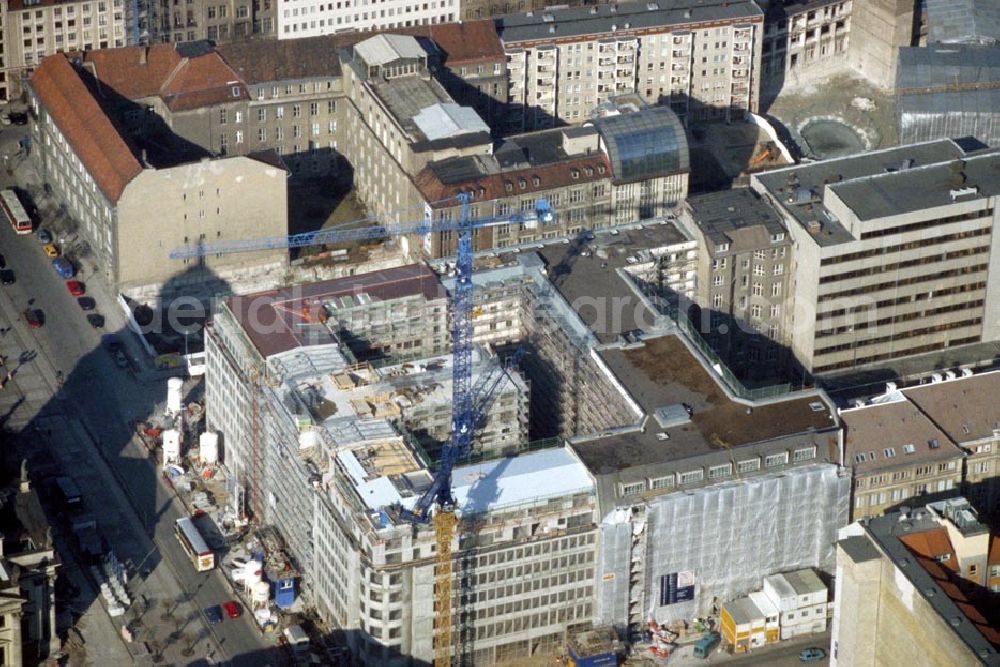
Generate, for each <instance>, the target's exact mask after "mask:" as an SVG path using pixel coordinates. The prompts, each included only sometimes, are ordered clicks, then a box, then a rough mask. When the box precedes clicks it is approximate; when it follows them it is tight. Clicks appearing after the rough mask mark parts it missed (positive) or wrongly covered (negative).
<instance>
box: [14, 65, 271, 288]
mask: <svg viewBox="0 0 1000 667" xmlns="http://www.w3.org/2000/svg"><path fill="white" fill-rule="evenodd" d="M165 48H170V49H172V48H173V47H165ZM132 51H133V52H134V53H136V54H137V55H138V54H140V53H142V52H144V51H143V49H134V50H132ZM147 62H148V61H147ZM186 62H190V61H186ZM193 67H194V68H195V69H196V70H197V67H198V64H195V65H194V66H193ZM85 71H86V70H81V69H77V67H76V66H75V64H74V63H73V62H72V61H71V60H70V59H69V58H67V57H66V56H63V55H56V56H52V57H50V58H48V59H46V61H45V62H44V63H43V64H42V66H41V67H40V68H39V70H38V72H36V74H35V76H34V77H33V79H32V91H31V92H32V100H31V104H32V110H33V113H34V114H35V116H36V117H37V119H38V120H37V122H36V123H35V124H34V126H33V128H32V129H33V138H34V140H35V145H36V146H37V147H38V148H37V149H36V150H35V151H33V155H34V156H35V159H36V160H37V161H38V163H39V166H40V169H41V171H42V173H43V175H44V178H45V180H46V181H47V182H49V184H50V185H51V187H52V189H53V192H54V193H55V194H56V195H57V196H58V197H59V198H60V199H62V200H63V202H65V204H66V206H67V208H68V210H69V212H70V213H71V214H72V215H73V216H74V217H75V218H77V219H78V220H80V221H81V227H80V230H81V232H82V235H83V237H84V238H85V239H86V240H87V242H88V244H89V245H90V247H91V251H92V253H93V258H94V260H95V266H96V267H97V270H99V271H101V272H103V273H104V274H105V275H106V277H107V278H108V280H109V281H110V282H111V284H112V285H114V287H115V289H117V290H119V291H122V292H125V293H127V294H130V295H132V296H134V297H136V298H139V299H141V300H147V299H154V300H155V299H156V298H158V297H159V298H166V297H167V296H168V294H167V292H170V291H171V290H176V291H178V292H187V293H190V292H191V291H192V289H194V288H196V286H198V285H201V286H202V287H205V288H207V289H209V290H214V289H216V288H217V287H218V285H217V284H216V281H218V280H230V281H231V280H240V279H243V280H248V279H249V280H256V279H259V275H260V274H261V273H263V272H265V271H266V270H269V269H274V270H279V271H280V270H283V267H284V266H285V265H286V264H287V256H286V254H285V253H284V252H282V251H261V252H259V253H249V254H248V253H243V254H239V255H229V256H226V255H222V256H217V257H207V258H205V261H204V264H203V265H199V266H198V270H195V265H193V264H187V263H185V262H186V261H185V262H181V261H177V262H176V263H175V262H172V260H170V259H168V254H169V253H170V251H171V250H174V249H176V248H181V247H184V246H191V245H196V244H198V243H200V242H214V241H218V240H221V239H240V238H247V237H254V236H261V235H265V236H267V235H283V234H286V233H287V174H286V172H285V170H284V168H283V166H282V165H281V164H280V163H273V161H270V162H269V161H268V159H267V158H266V157H265V158H263V159H257V158H250V157H231V158H226V159H219V160H213V159H210V158H209V157H208V156H205V155H204V154H202V153H199V152H197V151H195V152H193V153H192V152H190V151H189V152H187V154H185V152H184V151H183V149H182V150H180V151H178V152H176V153H175V152H171V150H170V149H171V148H173V147H176V146H177V144H173V146H171V145H169V144H168V145H167V146H164V145H163V144H159V143H157V142H150V143H148V144H147V143H144V142H143V141H142V137H141V136H140V137H136V136H135V135H123V134H121V133H120V132H119V130H118V127H119V126H116V124H115V123H113V122H112V121H111V119H110V118H109V117H108V115H107V111H106V110H105V109H104V108H103V107H102V105H101V102H102V100H99V99H98V98H97V97H95V96H94V94H93V93H92V92H91V90H92V89H91V88H89V87H88V86H87V84H86V83H85V81H84V76H85ZM187 73H188V74H190V73H191V72H187ZM181 80H182V81H183V80H185V77H184V76H182V77H181ZM187 94H190V95H193V96H199V95H201V96H204V95H205V94H206V91H205V90H204V89H201V90H198V91H197V92H195V91H189V92H188V93H179V94H177V95H172V96H169V100H170V103H169V104H172V105H176V106H177V107H181V108H183V107H184V106H185V105H186V104H187V103H188V102H189V101H190V97H186V95H187ZM208 94H209V95H212V96H215V97H216V98H218V97H219V96H224V97H228V96H234V97H237V98H241V97H245V92H244V89H243V88H242V87H240V86H235V87H234V86H230V85H228V82H226V81H221V82H217V83H215V85H214V88H213V89H212V92H211V93H208ZM136 113H137V114H138V116H137V122H138V121H141V120H142V119H145V120H146V121H147V122H151V124H152V125H153V126H154V128H155V126H156V122H153V121H151V119H150V116H152V115H155V114H150V113H149V112H148V111H147V110H146V109H145V108H144V109H143V111H141V112H139V111H137V112H136ZM162 137H163V135H158V136H157V138H162ZM146 146H149V149H148V150H147V148H146ZM155 149H160V150H164V149H165V150H164V152H165V154H163V155H157V154H156V153H155V152H153V151H154V150H155ZM184 157H187V160H185V159H183V158H184ZM167 202H169V203H167ZM165 222H169V224H165ZM140 239H141V242H140ZM70 259H71V261H72V260H73V258H70ZM203 269H207V271H206V270H203ZM167 282H170V283H172V285H171V286H169V287H167V288H164V284H165V283H167ZM195 291H197V290H195Z"/></svg>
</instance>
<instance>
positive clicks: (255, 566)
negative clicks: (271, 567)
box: [243, 560, 264, 590]
mask: <svg viewBox="0 0 1000 667" xmlns="http://www.w3.org/2000/svg"><path fill="white" fill-rule="evenodd" d="M263 578H264V565H263V564H262V563H261V562H260V561H259V560H252V561H249V562H248V563H247V564H246V567H244V568H243V581H244V583H246V587H247V588H249V589H251V590H252V589H253V587H254V586H256V585H257V584H259V583H260V581H261V579H263Z"/></svg>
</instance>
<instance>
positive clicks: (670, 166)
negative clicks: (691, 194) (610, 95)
mask: <svg viewBox="0 0 1000 667" xmlns="http://www.w3.org/2000/svg"><path fill="white" fill-rule="evenodd" d="M594 124H595V125H596V126H597V129H598V130H599V131H600V133H601V138H602V139H603V140H604V144H605V146H607V150H608V157H609V158H610V159H611V169H612V172H613V174H614V177H615V180H616V181H640V180H646V179H649V178H656V177H659V176H666V175H668V174H675V173H678V172H684V171H688V169H689V168H690V158H689V155H688V145H687V138H686V137H685V135H684V128H683V126H682V125H681V122H680V119H678V118H677V114H675V113H674V112H673V111H671V110H670V109H669V108H667V107H654V108H647V109H643V110H642V111H638V112H633V113H623V114H619V115H617V116H606V117H604V118H598V119H596V120H595V121H594Z"/></svg>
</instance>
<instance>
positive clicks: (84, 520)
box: [0, 267, 283, 665]
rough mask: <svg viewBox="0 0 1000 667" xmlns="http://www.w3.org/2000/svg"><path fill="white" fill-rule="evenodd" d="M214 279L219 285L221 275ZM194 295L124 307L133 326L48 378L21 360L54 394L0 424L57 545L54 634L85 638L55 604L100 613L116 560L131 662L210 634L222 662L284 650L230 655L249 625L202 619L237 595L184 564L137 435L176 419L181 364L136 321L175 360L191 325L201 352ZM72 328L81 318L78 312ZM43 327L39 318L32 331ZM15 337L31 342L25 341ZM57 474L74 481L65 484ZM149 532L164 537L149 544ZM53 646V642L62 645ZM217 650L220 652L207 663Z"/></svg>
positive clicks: (4, 443)
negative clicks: (158, 358) (172, 411)
mask: <svg viewBox="0 0 1000 667" xmlns="http://www.w3.org/2000/svg"><path fill="white" fill-rule="evenodd" d="M205 270H206V269H204V268H203V267H193V268H191V269H188V270H186V271H183V272H181V273H178V274H177V275H176V276H175V277H174V278H173V279H171V280H170V281H168V283H167V284H165V285H164V286H163V289H162V292H161V293H162V294H177V293H183V286H184V285H185V284H187V283H188V281H189V279H190V276H189V274H190V272H192V271H205ZM217 284H218V285H220V287H221V288H223V289H224V288H225V287H224V283H217ZM159 301H160V300H159V299H157V300H156V302H159ZM192 301H193V300H191V299H189V300H186V302H185V305H184V307H183V308H179V309H178V308H174V309H173V310H171V308H172V302H171V301H169V300H168V301H164V302H163V303H162V306H163V308H162V310H161V311H157V312H154V311H150V310H149V309H148V308H144V307H142V306H140V305H138V304H130V305H132V306H133V318H134V319H135V322H134V326H133V325H129V326H126V327H123V328H121V329H119V330H115V331H106V332H102V336H101V337H100V342H99V343H98V344H97V345H95V347H93V349H91V350H90V351H89V352H86V353H84V354H83V355H82V357H80V358H79V359H78V361H77V362H76V363H75V365H74V366H73V367H72V368H64V369H63V370H60V371H54V372H55V377H54V379H53V378H51V377H50V375H51V374H50V373H48V372H47V371H46V370H45V369H46V368H48V366H49V364H51V367H52V368H53V369H55V368H56V367H57V365H58V363H59V362H58V361H57V360H56V359H54V358H53V359H43V358H41V357H40V355H37V354H36V355H27V356H26V357H24V359H25V361H24V363H23V364H20V368H19V372H18V373H17V374H15V377H14V380H15V381H16V380H17V379H20V378H19V376H20V375H21V374H22V373H23V374H27V373H29V372H32V373H35V374H36V375H39V377H48V378H49V383H50V384H52V385H53V388H54V393H53V395H52V397H51V398H50V399H49V400H47V401H46V402H45V404H44V405H42V406H41V407H40V409H39V410H38V412H37V413H36V414H35V415H34V416H33V417H31V418H30V420H28V421H27V423H24V425H23V426H21V425H18V426H17V427H15V425H14V424H12V423H11V422H10V421H6V422H5V424H4V425H3V427H2V430H0V453H2V461H3V464H4V466H3V471H4V473H6V477H5V479H16V477H12V475H16V474H17V472H18V471H17V470H15V468H17V467H18V466H20V464H21V461H22V460H23V461H25V462H26V470H27V472H26V475H27V477H28V480H29V482H30V486H31V487H32V489H33V490H36V491H37V493H38V499H39V501H40V504H39V508H40V509H39V514H40V516H43V519H44V521H45V522H46V523H47V525H49V526H51V532H50V536H49V540H50V541H49V544H51V545H53V546H54V548H56V550H57V553H58V556H57V557H58V559H59V561H60V564H59V569H58V572H59V576H58V578H57V592H56V593H55V594H54V596H53V598H52V599H53V600H54V601H55V604H56V606H57V611H58V612H59V613H60V618H61V619H62V620H61V621H60V623H59V625H58V627H57V628H56V631H57V633H58V636H59V638H60V639H61V640H62V641H63V643H64V645H70V644H75V645H79V643H80V641H81V638H82V636H83V635H82V634H81V633H80V631H79V630H78V629H76V628H75V624H76V623H77V622H78V620H79V619H80V616H79V615H78V614H73V615H72V616H71V615H70V614H68V613H63V611H64V610H68V609H70V608H72V609H75V610H80V613H83V612H82V610H89V611H88V612H87V613H90V614H93V613H98V614H99V613H105V610H106V609H107V608H108V604H109V603H108V602H107V601H106V599H105V600H102V599H101V598H102V596H101V595H99V591H100V590H101V585H102V584H105V585H107V584H108V582H109V580H108V579H107V576H108V575H107V571H108V564H109V563H113V562H117V563H119V564H120V566H121V567H120V570H121V572H123V573H124V577H122V579H121V580H122V581H123V582H124V581H125V580H126V579H127V584H126V585H125V586H124V588H123V590H124V592H125V593H127V599H119V600H118V601H117V602H116V603H113V604H117V605H120V606H121V607H123V608H124V609H125V614H124V616H121V617H118V618H113V619H111V620H112V623H113V624H114V625H115V626H116V627H118V626H120V625H121V624H122V623H123V621H124V622H127V623H128V624H129V625H130V627H131V628H132V630H133V634H134V637H135V642H133V643H132V644H130V645H128V646H129V650H130V651H131V652H133V657H134V658H135V659H137V660H138V659H142V658H141V656H142V655H145V656H146V659H148V658H150V657H151V658H152V659H153V660H154V661H156V660H158V659H159V660H162V659H179V658H178V656H188V657H190V660H191V661H192V662H195V663H197V661H198V660H199V659H200V660H202V661H204V660H205V658H206V657H207V653H206V651H205V645H206V644H213V645H214V643H213V642H210V639H212V638H213V635H215V637H214V639H215V640H216V642H218V643H221V644H222V646H223V649H224V650H225V651H226V652H227V654H228V656H225V657H228V658H229V659H231V660H232V662H231V663H230V664H247V665H251V664H254V665H256V664H265V663H270V664H281V661H282V659H283V658H282V656H283V653H282V652H281V651H280V650H279V649H276V648H275V649H272V650H270V651H262V652H260V653H259V654H255V655H253V656H248V657H246V658H239V659H236V657H235V655H234V654H235V653H238V652H239V650H240V647H241V646H247V645H252V644H253V642H251V643H250V644H248V643H247V642H245V641H241V640H240V636H239V635H240V633H241V632H245V630H241V628H240V627H238V625H237V624H236V623H235V622H230V621H227V625H226V626H214V627H213V628H209V626H208V625H207V624H206V623H205V622H204V620H203V618H202V616H201V611H200V610H201V609H202V608H204V607H207V606H210V605H214V604H218V603H219V602H220V601H222V600H226V599H230V598H232V597H233V594H232V592H231V591H230V590H229V588H228V585H227V584H225V583H224V582H223V577H222V576H220V575H218V574H213V573H211V572H209V573H199V572H197V571H196V570H195V568H194V567H193V565H192V563H191V562H186V561H189V560H190V559H189V557H188V556H187V555H186V553H185V552H184V551H183V549H182V548H181V546H180V544H179V542H178V541H177V539H176V537H175V535H174V524H175V521H176V519H178V518H180V517H181V516H186V515H187V513H188V510H187V509H185V508H184V507H183V506H182V505H181V503H179V502H178V501H177V500H176V498H175V492H174V490H173V487H172V486H171V485H169V484H166V483H164V479H165V477H164V474H163V472H162V464H161V461H162V451H161V449H162V448H161V447H159V446H158V445H157V444H156V442H155V441H151V440H150V439H149V438H145V439H144V438H142V437H141V436H140V432H142V431H144V430H145V429H146V428H147V427H152V428H164V427H169V426H171V425H174V426H177V423H176V422H174V421H172V419H171V418H170V417H167V416H166V415H165V404H166V398H167V380H168V379H169V378H170V377H172V376H177V375H183V374H184V369H183V368H180V367H176V366H175V365H166V366H162V365H161V367H159V368H158V367H157V365H156V364H155V363H153V360H154V357H152V356H151V355H150V354H148V353H147V351H146V345H145V343H143V342H142V341H140V336H139V333H138V332H137V330H136V328H138V329H139V330H140V331H143V332H144V333H145V334H146V339H147V341H148V340H149V339H150V338H155V339H156V340H157V341H158V345H157V346H153V351H154V352H155V353H157V354H160V355H162V354H164V353H169V354H172V355H173V356H174V357H175V358H182V357H183V352H184V349H183V347H182V346H183V345H184V342H183V341H184V338H185V336H184V335H183V334H184V333H187V336H186V338H187V339H188V341H187V349H188V351H189V352H194V351H195V350H197V349H200V347H201V342H200V336H201V326H202V325H203V323H204V318H205V314H207V313H209V312H211V311H210V309H209V307H208V304H204V306H205V307H204V310H203V312H198V309H197V308H196V307H193V306H192V304H191V302H192ZM196 303H197V302H196ZM44 305H45V304H39V306H44ZM102 305H105V304H102ZM107 307H114V306H112V305H110V304H107ZM136 311H138V312H137V313H136ZM78 326H79V327H86V326H87V323H86V320H85V319H84V318H83V317H82V316H81V317H80V320H79V323H78ZM46 332H47V329H46V328H45V327H43V328H42V329H40V330H39V335H40V336H45V335H46ZM22 342H23V344H25V345H33V344H34V342H33V340H31V339H27V340H23V341H22ZM49 342H50V346H51V347H55V346H57V345H58V341H56V340H50V341H49ZM32 365H34V366H37V368H32V367H31V366H32ZM185 389H186V390H191V392H192V393H190V394H188V397H187V398H186V399H185V400H191V398H192V397H197V396H198V395H199V393H198V391H197V386H196V385H195V386H192V383H189V384H187V385H186V386H185ZM188 414H190V413H188ZM201 414H204V411H203V410H202V411H201ZM180 428H181V430H182V431H183V432H185V433H186V442H188V443H190V442H192V441H193V442H197V436H198V434H199V432H200V430H201V429H202V428H203V422H199V421H198V420H197V419H194V420H188V422H187V424H185V425H184V426H182V427H180ZM144 440H145V443H144ZM61 480H70V482H71V484H70V487H66V486H65V483H64V482H63V481H61ZM199 481H200V480H199ZM72 486H75V487H76V489H78V492H79V497H78V498H76V499H71V498H70V496H71V495H73V494H72V493H68V492H65V490H64V489H65V488H71V487H72ZM115 487H117V488H115ZM71 500H72V502H70V501H71ZM220 505H221V502H220ZM150 540H155V543H157V544H158V545H162V546H160V548H151V543H150ZM8 546H9V548H5V549H4V552H6V553H11V550H12V549H13V548H14V547H13V545H12V544H11V543H10V542H8ZM168 551H169V556H168V555H167V552H168ZM112 554H113V559H112V556H111V555H112ZM109 559H111V560H109ZM164 561H165V562H164ZM154 571H156V574H155V575H154V574H153V573H154ZM165 582H171V583H170V584H169V585H170V586H173V585H175V584H174V583H173V582H179V583H180V584H181V586H182V587H183V590H182V591H177V590H168V589H167V588H166V584H165ZM59 591H61V592H59ZM66 591H70V592H69V593H67V592H66ZM178 594H180V595H182V596H183V600H184V601H189V602H190V604H189V605H188V607H187V611H182V610H179V609H178V606H179V604H178V603H177V600H175V599H174V597H175V596H177V595H178ZM102 606H103V607H104V608H105V610H101V609H100V607H102ZM163 618H167V620H166V621H164V620H163ZM175 626H176V627H175ZM52 646H53V647H56V648H58V647H59V646H60V642H59V641H55V642H54V643H53V644H52ZM140 647H144V648H142V649H141V650H140ZM84 650H86V647H84ZM52 653H54V649H52V648H49V647H48V645H46V647H45V650H43V651H41V652H39V653H38V654H37V655H36V656H35V657H37V659H38V661H39V662H41V661H44V660H45V659H47V658H49V657H51V654H52ZM219 659H220V656H216V657H215V658H214V659H213V662H218V661H219ZM261 660H263V661H264V662H261ZM25 664H28V663H25Z"/></svg>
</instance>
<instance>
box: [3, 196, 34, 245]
mask: <svg viewBox="0 0 1000 667" xmlns="http://www.w3.org/2000/svg"><path fill="white" fill-rule="evenodd" d="M0 207H2V208H3V213H4V215H6V216H7V221H8V222H10V226H11V227H13V228H14V231H15V232H17V233H18V234H30V233H31V218H29V217H28V212H27V211H25V210H24V206H22V205H21V200H20V199H18V198H17V193H16V192H14V191H13V190H11V189H9V188H8V189H6V190H0Z"/></svg>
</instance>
